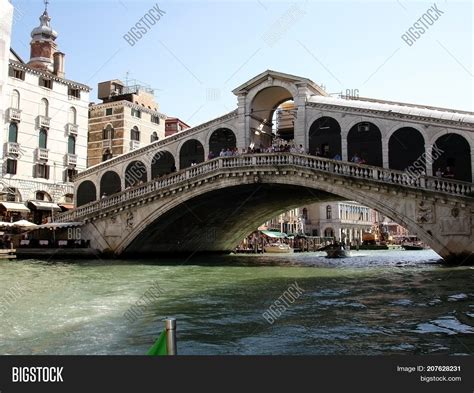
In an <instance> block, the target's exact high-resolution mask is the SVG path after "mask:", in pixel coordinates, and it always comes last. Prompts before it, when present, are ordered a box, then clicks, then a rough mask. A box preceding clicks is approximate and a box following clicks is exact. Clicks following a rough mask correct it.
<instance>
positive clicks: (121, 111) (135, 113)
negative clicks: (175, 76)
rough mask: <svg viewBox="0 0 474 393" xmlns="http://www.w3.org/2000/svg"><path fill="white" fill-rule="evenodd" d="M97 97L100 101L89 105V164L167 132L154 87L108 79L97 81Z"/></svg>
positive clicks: (130, 148)
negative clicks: (152, 88)
mask: <svg viewBox="0 0 474 393" xmlns="http://www.w3.org/2000/svg"><path fill="white" fill-rule="evenodd" d="M98 98H99V99H100V100H102V103H100V104H91V105H90V107H89V143H88V152H87V157H88V159H87V166H88V167H90V166H94V165H97V164H100V163H101V162H103V161H107V160H109V159H111V158H113V157H116V156H118V155H120V154H124V153H128V152H130V151H132V150H135V149H138V148H140V147H143V146H145V145H148V144H150V143H153V142H156V141H159V140H161V139H163V138H164V137H165V136H166V135H165V120H166V116H165V115H164V114H162V113H160V112H159V106H158V103H156V102H155V98H154V95H153V90H151V89H149V88H146V87H144V86H140V85H133V86H125V84H124V83H122V82H121V81H119V80H111V81H106V82H101V83H99V85H98Z"/></svg>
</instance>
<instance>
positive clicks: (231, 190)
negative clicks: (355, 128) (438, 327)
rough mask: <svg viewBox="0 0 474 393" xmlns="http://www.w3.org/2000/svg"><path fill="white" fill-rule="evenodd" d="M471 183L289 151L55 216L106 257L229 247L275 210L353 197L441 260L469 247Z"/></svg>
mask: <svg viewBox="0 0 474 393" xmlns="http://www.w3.org/2000/svg"><path fill="white" fill-rule="evenodd" d="M473 191H474V190H473V186H472V184H470V183H466V182H459V181H448V180H446V179H440V178H436V177H428V176H421V177H418V178H414V177H412V176H410V175H408V174H407V173H406V172H402V171H396V170H390V169H383V168H379V167H373V166H367V165H360V164H353V163H346V162H341V161H336V160H330V159H325V158H321V157H313V156H309V155H301V154H291V153H273V154H255V155H242V156H237V157H222V158H216V159H213V160H210V161H208V162H205V163H201V164H199V165H196V166H193V167H190V168H188V169H184V170H182V171H179V172H177V173H174V174H171V175H168V176H166V177H163V178H161V179H156V180H153V181H150V182H147V183H144V184H141V185H139V186H136V187H133V188H130V189H128V190H125V191H122V192H119V193H117V194H115V195H113V196H110V197H107V198H104V199H101V200H99V201H97V202H93V203H90V204H87V205H85V206H82V207H79V208H77V209H76V210H75V211H72V212H70V213H67V214H65V215H62V216H61V217H60V221H62V222H67V221H78V220H81V221H84V222H85V224H84V226H83V231H82V234H83V236H84V237H85V238H87V239H91V241H92V246H93V247H94V248H96V249H98V250H100V251H104V252H113V253H115V254H116V255H127V254H132V255H137V254H149V253H168V252H173V253H179V252H185V253H193V252H200V251H206V252H210V251H219V252H224V251H231V250H232V249H233V248H234V247H235V246H236V244H237V243H238V242H239V241H240V240H241V239H242V238H243V237H245V236H246V235H248V234H249V233H250V232H251V231H252V230H254V229H255V228H256V227H257V226H258V225H259V224H261V223H262V222H264V221H265V220H267V219H269V218H270V217H272V216H274V215H275V213H279V212H283V211H286V210H288V209H290V208H293V207H297V206H301V205H303V204H307V203H314V202H319V201H327V200H338V199H342V200H355V201H359V202H361V203H363V204H364V205H366V206H369V207H371V208H373V209H376V210H378V211H380V212H381V213H383V214H384V215H386V216H388V217H390V218H392V219H393V220H395V221H396V222H398V223H400V224H401V225H403V226H405V227H406V228H408V229H409V230H410V231H411V232H413V233H416V234H417V235H418V236H419V237H420V238H421V239H422V240H423V241H425V242H426V243H427V244H429V245H430V246H431V247H432V248H433V249H434V250H435V251H436V252H437V253H438V254H440V255H441V256H443V257H444V258H453V257H458V258H465V257H466V256H469V255H470V254H471V253H472V251H473V242H472V238H473V237H472V227H471V216H472V210H473V209H474V205H473V199H472V197H471V195H472V193H473Z"/></svg>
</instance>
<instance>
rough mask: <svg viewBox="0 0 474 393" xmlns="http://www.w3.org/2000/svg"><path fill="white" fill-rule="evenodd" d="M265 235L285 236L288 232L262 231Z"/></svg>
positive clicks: (273, 236)
mask: <svg viewBox="0 0 474 393" xmlns="http://www.w3.org/2000/svg"><path fill="white" fill-rule="evenodd" d="M261 232H262V233H263V234H264V235H265V236H268V237H272V238H278V239H281V238H285V237H287V236H286V233H281V232H276V231H261Z"/></svg>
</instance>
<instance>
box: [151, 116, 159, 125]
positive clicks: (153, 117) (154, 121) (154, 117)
mask: <svg viewBox="0 0 474 393" xmlns="http://www.w3.org/2000/svg"><path fill="white" fill-rule="evenodd" d="M151 122H152V123H155V124H160V117H159V116H154V115H151Z"/></svg>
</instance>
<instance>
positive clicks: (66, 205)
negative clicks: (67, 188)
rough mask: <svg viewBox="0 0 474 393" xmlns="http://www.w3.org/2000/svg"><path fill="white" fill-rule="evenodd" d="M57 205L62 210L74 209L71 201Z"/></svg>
mask: <svg viewBox="0 0 474 393" xmlns="http://www.w3.org/2000/svg"><path fill="white" fill-rule="evenodd" d="M59 206H60V207H61V208H62V209H64V210H72V209H74V204H72V203H60V204H59Z"/></svg>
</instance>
